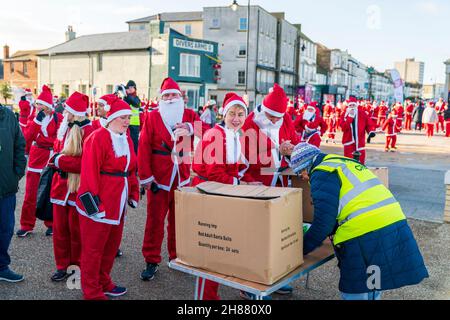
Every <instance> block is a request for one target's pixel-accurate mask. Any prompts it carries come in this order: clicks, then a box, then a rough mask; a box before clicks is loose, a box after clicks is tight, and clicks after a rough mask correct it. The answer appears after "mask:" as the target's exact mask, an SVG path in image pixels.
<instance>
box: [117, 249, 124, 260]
mask: <svg viewBox="0 0 450 320" xmlns="http://www.w3.org/2000/svg"><path fill="white" fill-rule="evenodd" d="M121 256H123V252H122V250H120V249H118V250H117V253H116V258H120V257H121Z"/></svg>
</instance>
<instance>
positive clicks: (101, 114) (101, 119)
mask: <svg viewBox="0 0 450 320" xmlns="http://www.w3.org/2000/svg"><path fill="white" fill-rule="evenodd" d="M116 98H117V96H116V95H115V94H107V95H104V96H103V97H101V98H100V99H98V100H97V109H96V116H97V117H98V118H97V119H95V120H93V121H92V127H93V128H94V130H97V129H100V128H101V127H105V126H106V111H105V107H107V106H109V105H110V103H111V101H114V100H115V99H116Z"/></svg>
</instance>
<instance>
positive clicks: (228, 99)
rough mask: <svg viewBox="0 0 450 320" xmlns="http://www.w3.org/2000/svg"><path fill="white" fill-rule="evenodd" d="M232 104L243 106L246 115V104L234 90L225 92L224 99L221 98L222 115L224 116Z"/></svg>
mask: <svg viewBox="0 0 450 320" xmlns="http://www.w3.org/2000/svg"><path fill="white" fill-rule="evenodd" d="M234 105H239V106H241V107H243V108H244V110H245V114H246V115H247V104H246V103H245V101H244V99H243V98H242V97H240V96H238V95H237V94H236V93H234V92H230V93H227V94H226V96H225V99H224V100H223V115H224V116H225V115H226V114H227V112H228V110H230V108H231V107H232V106H234Z"/></svg>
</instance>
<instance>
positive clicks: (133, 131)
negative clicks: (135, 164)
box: [130, 126, 141, 154]
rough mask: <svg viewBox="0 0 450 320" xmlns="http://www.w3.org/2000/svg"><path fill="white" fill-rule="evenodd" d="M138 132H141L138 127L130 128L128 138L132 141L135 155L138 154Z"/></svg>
mask: <svg viewBox="0 0 450 320" xmlns="http://www.w3.org/2000/svg"><path fill="white" fill-rule="evenodd" d="M140 131H141V127H140V126H130V136H131V140H133V144H134V152H136V154H137V153H138V146H139V132H140Z"/></svg>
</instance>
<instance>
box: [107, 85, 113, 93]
mask: <svg viewBox="0 0 450 320" xmlns="http://www.w3.org/2000/svg"><path fill="white" fill-rule="evenodd" d="M113 90H114V86H113V85H112V84H108V85H106V94H113Z"/></svg>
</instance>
